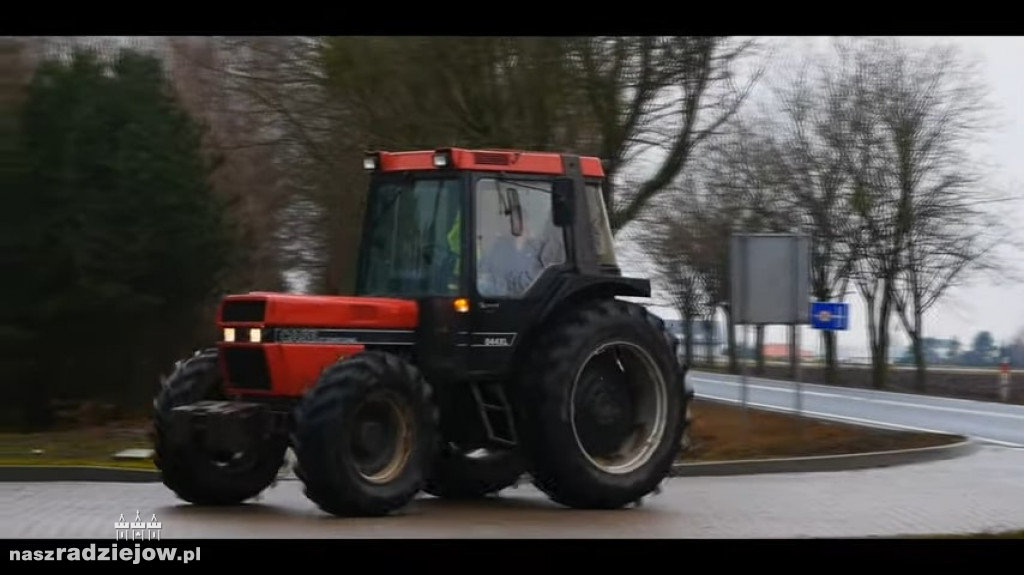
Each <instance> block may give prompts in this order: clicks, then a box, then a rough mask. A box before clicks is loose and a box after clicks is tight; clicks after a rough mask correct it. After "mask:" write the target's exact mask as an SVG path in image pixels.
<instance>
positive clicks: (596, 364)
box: [513, 300, 689, 509]
mask: <svg viewBox="0 0 1024 575" xmlns="http://www.w3.org/2000/svg"><path fill="white" fill-rule="evenodd" d="M674 339H675V338H673V337H672V336H671V334H669V333H668V331H667V330H666V329H665V326H664V323H663V322H662V321H661V320H660V318H658V317H657V316H654V315H652V314H650V313H648V312H647V310H646V309H645V308H644V307H642V306H640V305H637V304H633V303H629V302H624V301H618V300H605V301H598V302H593V303H588V304H585V305H584V306H582V307H580V308H578V309H575V310H571V311H569V312H567V313H565V314H562V315H561V316H560V317H558V318H556V319H555V320H554V321H553V322H552V324H551V325H550V326H549V327H547V326H546V328H545V330H544V331H543V332H542V333H541V334H540V336H539V337H538V339H537V341H536V342H534V343H533V344H532V353H531V355H530V357H529V360H528V367H527V369H526V370H525V371H524V372H523V375H522V377H520V381H519V385H517V386H514V389H513V391H514V394H515V397H516V400H515V407H516V411H517V415H518V417H519V419H520V424H519V426H518V427H519V429H520V439H521V442H522V447H523V449H524V451H525V453H526V455H527V458H528V461H529V465H530V474H531V475H532V477H533V482H534V484H535V485H536V486H537V487H538V488H539V489H541V490H542V491H544V492H545V493H546V494H547V495H548V496H549V497H550V498H551V499H552V500H553V501H555V502H557V503H560V504H562V505H565V506H568V507H575V508H589V509H614V508H619V507H623V506H625V505H628V504H630V503H635V502H639V501H640V500H641V499H642V498H643V497H644V496H646V495H648V494H650V493H651V492H653V491H654V490H656V489H657V488H658V486H659V484H660V483H661V482H662V481H663V480H664V479H665V478H666V477H667V476H668V475H669V473H670V471H671V468H672V464H673V463H674V462H675V459H676V456H677V454H678V453H679V450H680V446H681V443H682V437H683V433H684V430H685V427H686V417H685V413H686V409H687V402H688V401H689V398H688V396H687V394H686V393H685V390H684V374H683V370H682V369H681V367H680V365H679V362H678V360H677V359H676V356H675V345H674V343H675V342H674V341H673V340H674Z"/></svg>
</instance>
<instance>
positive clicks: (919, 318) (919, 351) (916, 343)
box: [909, 311, 928, 393]
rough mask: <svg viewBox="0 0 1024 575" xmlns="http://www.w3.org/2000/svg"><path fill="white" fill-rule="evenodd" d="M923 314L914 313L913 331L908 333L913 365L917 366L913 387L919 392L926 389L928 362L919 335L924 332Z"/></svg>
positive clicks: (922, 341)
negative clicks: (911, 346)
mask: <svg viewBox="0 0 1024 575" xmlns="http://www.w3.org/2000/svg"><path fill="white" fill-rule="evenodd" d="M923 316H924V314H922V313H920V312H916V311H915V312H914V330H913V331H912V332H910V334H909V335H910V341H911V343H912V344H913V348H914V365H916V366H917V373H916V374H915V376H914V385H915V386H916V387H917V390H918V391H920V392H922V393H923V392H925V391H927V389H928V362H926V361H925V357H924V338H923V337H921V334H922V333H924V330H923V329H921V328H922V327H923V326H922V324H923V323H924V317H923Z"/></svg>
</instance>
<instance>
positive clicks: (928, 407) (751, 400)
mask: <svg viewBox="0 0 1024 575" xmlns="http://www.w3.org/2000/svg"><path fill="white" fill-rule="evenodd" d="M688 380H689V381H690V383H691V384H692V385H693V389H694V391H695V393H696V395H697V397H703V398H706V399H715V400H720V401H727V402H731V403H741V402H742V400H743V389H744V386H743V385H742V383H741V382H742V379H741V377H739V376H733V375H727V374H719V373H708V372H702V371H691V372H690V374H689V376H688ZM746 381H747V384H746V386H745V387H746V391H747V396H746V397H747V401H748V404H749V405H750V406H752V407H758V408H762V409H774V410H780V411H795V410H797V409H798V407H799V409H800V410H801V412H802V413H803V414H804V415H809V416H812V417H819V418H823V419H832V420H838V421H847V422H851V423H858V424H862V425H864V424H866V425H874V426H878V427H888V428H894V429H909V430H917V431H927V432H939V433H954V434H957V435H964V436H968V437H972V438H974V439H976V440H978V441H982V442H986V443H992V444H995V445H1001V446H1004V447H1024V406H1020V405H1005V404H1000V403H989V402H982V401H971V400H966V399H949V398H944V397H931V396H923V395H909V394H903V393H891V392H885V391H875V390H867V389H855V388H845V387H834V386H825V385H815V384H806V383H804V384H800V385H799V394H798V393H797V389H798V385H797V384H795V383H793V382H786V381H778V380H771V379H761V378H754V377H748V378H747V380H746Z"/></svg>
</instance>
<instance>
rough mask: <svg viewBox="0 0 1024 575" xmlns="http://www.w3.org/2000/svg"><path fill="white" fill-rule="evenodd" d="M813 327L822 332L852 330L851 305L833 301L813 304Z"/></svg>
mask: <svg viewBox="0 0 1024 575" xmlns="http://www.w3.org/2000/svg"><path fill="white" fill-rule="evenodd" d="M811 327H812V328H814V329H816V330H820V331H846V330H848V329H850V304H848V303H846V302H833V301H816V302H811ZM837 347H838V346H837Z"/></svg>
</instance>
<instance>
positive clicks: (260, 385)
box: [221, 347, 270, 391]
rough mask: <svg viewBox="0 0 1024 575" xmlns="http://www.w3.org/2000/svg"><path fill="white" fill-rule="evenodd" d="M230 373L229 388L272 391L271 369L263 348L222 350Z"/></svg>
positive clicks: (230, 348)
mask: <svg viewBox="0 0 1024 575" xmlns="http://www.w3.org/2000/svg"><path fill="white" fill-rule="evenodd" d="M221 353H223V354H224V365H225V366H226V367H227V372H228V374H227V375H228V387H235V388H239V389H259V390H267V391H269V390H270V369H269V368H268V367H267V356H266V355H264V353H263V348H262V347H228V348H224V349H222V350H221Z"/></svg>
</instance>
